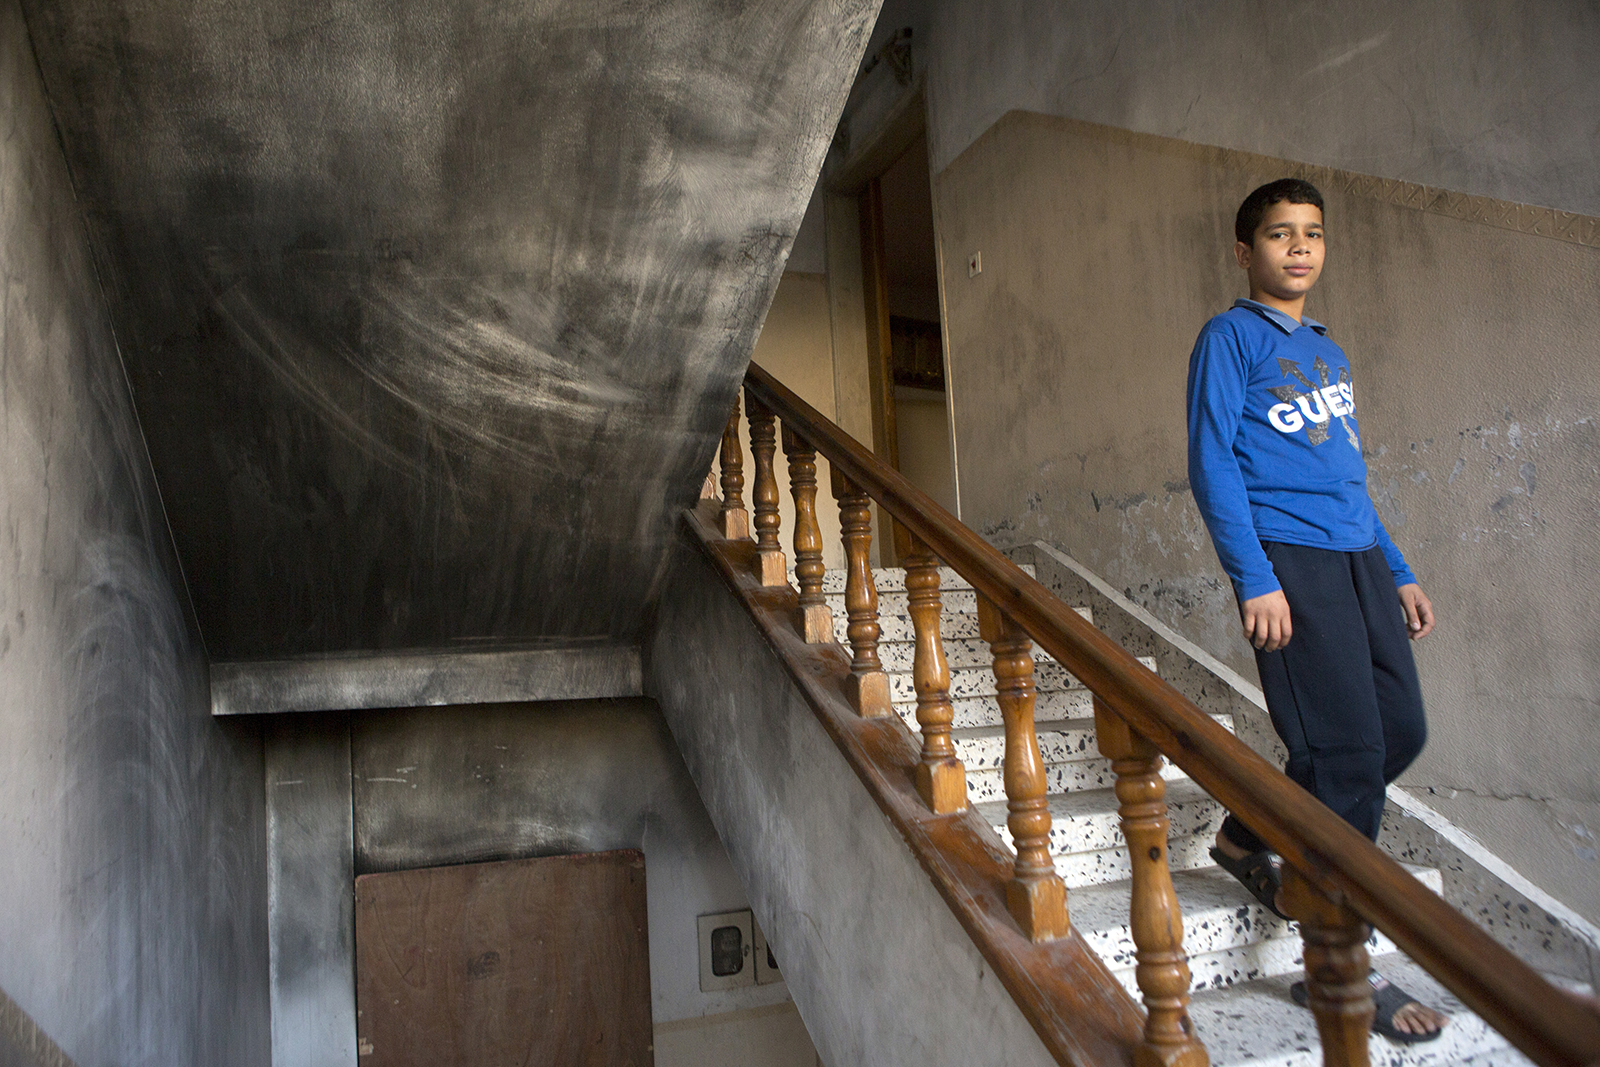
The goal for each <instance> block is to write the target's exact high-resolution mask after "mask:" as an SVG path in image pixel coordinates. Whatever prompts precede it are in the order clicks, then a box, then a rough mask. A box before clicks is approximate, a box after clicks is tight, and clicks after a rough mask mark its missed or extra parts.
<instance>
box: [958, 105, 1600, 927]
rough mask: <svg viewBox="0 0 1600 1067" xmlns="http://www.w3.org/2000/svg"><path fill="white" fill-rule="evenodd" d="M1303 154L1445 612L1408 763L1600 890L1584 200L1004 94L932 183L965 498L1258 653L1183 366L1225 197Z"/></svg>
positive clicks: (1165, 611)
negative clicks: (1226, 143) (1566, 207)
mask: <svg viewBox="0 0 1600 1067" xmlns="http://www.w3.org/2000/svg"><path fill="white" fill-rule="evenodd" d="M1292 172H1299V173H1305V175H1306V176H1308V177H1310V178H1311V179H1312V180H1313V181H1316V182H1318V184H1319V185H1320V186H1321V187H1322V188H1323V192H1324V194H1325V195H1326V196H1327V199H1328V226H1329V230H1328V232H1329V242H1328V243H1329V264H1328V268H1327V270H1326V273H1325V275H1324V279H1323V281H1322V282H1321V284H1320V285H1319V287H1318V289H1317V291H1316V292H1315V293H1313V295H1312V297H1311V301H1310V303H1309V304H1308V307H1307V310H1308V313H1309V314H1311V315H1312V316H1314V317H1316V318H1318V319H1320V320H1322V321H1324V322H1326V323H1328V324H1329V326H1330V331H1331V336H1333V337H1334V338H1335V339H1336V340H1337V341H1338V342H1339V343H1340V344H1341V345H1342V346H1343V347H1344V348H1345V350H1346V351H1347V352H1348V353H1349V354H1350V356H1351V360H1352V363H1353V364H1354V367H1355V372H1356V383H1357V389H1358V394H1359V395H1360V396H1361V397H1363V398H1364V400H1363V405H1362V411H1361V423H1362V429H1363V433H1364V436H1365V441H1364V444H1365V447H1366V449H1367V451H1368V462H1369V465H1370V469H1371V486H1372V489H1373V493H1374V497H1375V499H1376V500H1377V503H1378V506H1379V509H1380V512H1381V514H1382V515H1383V517H1384V520H1385V522H1386V523H1387V524H1388V525H1389V528H1390V530H1391V532H1392V533H1393V535H1394V538H1395V540H1396V542H1397V543H1398V544H1399V545H1400V546H1401V548H1402V549H1403V550H1404V551H1405V552H1406V553H1407V556H1408V558H1409V559H1410V560H1411V562H1412V564H1413V566H1414V568H1415V569H1416V571H1417V573H1418V574H1419V576H1420V578H1421V580H1422V582H1423V585H1424V587H1425V588H1426V589H1427V590H1428V591H1429V592H1430V594H1431V595H1432V596H1433V598H1434V602H1435V604H1436V606H1437V607H1438V609H1439V613H1440V616H1441V620H1442V621H1441V625H1440V628H1439V630H1438V631H1437V632H1436V633H1435V634H1434V635H1433V636H1431V637H1429V638H1428V639H1427V640H1426V641H1425V642H1423V643H1422V645H1421V646H1420V647H1419V648H1418V662H1419V666H1420V668H1421V672H1422V677H1423V684H1424V688H1425V691H1426V695H1427V699H1428V705H1429V713H1430V717H1431V721H1432V726H1433V734H1432V739H1431V741H1430V744H1429V747H1428V750H1427V752H1426V753H1425V754H1424V755H1423V757H1422V759H1421V760H1420V761H1419V762H1418V764H1417V765H1416V766H1415V767H1414V768H1413V769H1412V770H1411V771H1410V772H1409V773H1408V775H1407V776H1406V778H1405V780H1404V784H1407V785H1409V786H1411V787H1413V788H1419V789H1428V790H1433V791H1435V795H1434V796H1433V797H1432V798H1431V799H1430V803H1433V804H1436V805H1437V806H1439V807H1440V808H1441V809H1442V810H1444V812H1445V813H1446V814H1447V815H1449V816H1451V817H1452V818H1455V819H1457V820H1458V821H1459V822H1460V823H1461V824H1462V825H1464V826H1465V827H1467V828H1468V829H1470V830H1473V831H1474V832H1476V833H1478V834H1479V835H1480V836H1481V837H1482V838H1483V839H1484V840H1485V842H1486V843H1487V844H1488V845H1489V846H1490V847H1491V848H1493V849H1495V850H1496V851H1498V852H1499V853H1501V854H1502V855H1503V856H1505V857H1506V858H1507V859H1508V860H1509V861H1510V862H1512V863H1513V865H1515V866H1517V867H1518V868H1519V869H1520V870H1522V871H1523V872H1524V873H1525V874H1527V875H1529V876H1530V877H1532V878H1533V879H1534V880H1535V881H1537V882H1539V883H1540V884H1542V885H1544V886H1545V887H1546V888H1547V889H1549V890H1550V891H1552V892H1553V893H1555V895H1557V896H1558V897H1560V898H1562V899H1564V900H1566V901H1568V902H1569V903H1571V904H1572V905H1573V906H1574V907H1576V908H1578V909H1579V910H1580V911H1582V912H1583V913H1585V914H1586V915H1588V916H1589V917H1590V918H1593V919H1600V863H1597V862H1596V854H1595V845H1596V841H1595V836H1594V835H1595V832H1596V831H1600V771H1597V763H1600V607H1597V604H1600V536H1597V533H1596V530H1597V520H1600V433H1597V428H1596V420H1597V418H1600V369H1597V367H1600V360H1597V357H1600V351H1597V347H1600V345H1597V341H1596V338H1600V248H1596V247H1595V246H1594V242H1595V241H1596V240H1597V239H1600V226H1597V225H1596V224H1595V222H1594V220H1592V219H1591V220H1585V219H1582V218H1579V219H1576V220H1573V219H1572V217H1570V216H1568V217H1566V218H1565V219H1563V218H1561V217H1559V216H1554V215H1551V214H1549V213H1546V212H1540V211H1536V210H1533V209H1524V210H1521V211H1520V212H1519V211H1518V210H1517V209H1516V208H1515V206H1513V205H1503V204H1498V203H1496V202H1493V201H1472V200H1469V199H1467V198H1464V197H1461V196H1455V195H1443V194H1430V193H1428V192H1427V191H1424V190H1420V188H1419V187H1404V186H1400V185H1398V184H1396V183H1392V182H1391V183H1376V182H1371V181H1366V180H1363V179H1360V178H1359V177H1358V176H1355V175H1350V174H1345V173H1341V172H1332V171H1325V170H1312V169H1309V168H1297V167H1296V165H1294V164H1289V163H1284V162H1281V161H1274V160H1269V159H1266V158H1264V157H1260V156H1253V155H1248V154H1245V153H1240V152H1232V151H1226V150H1223V149H1215V148H1205V147H1200V146H1195V145H1190V144H1187V143H1184V142H1180V141H1173V140H1168V139H1164V138H1157V137H1153V136H1149V135H1144V134H1132V133H1127V132H1123V131H1115V130H1111V129H1109V128H1106V127H1099V126H1092V125H1089V124H1086V123H1079V122H1076V121H1074V120H1070V119H1061V118H1050V117H1045V116H1039V115H1032V114H1026V113H1020V112H1012V113H1010V114H1008V115H1006V116H1005V117H1004V118H1002V119H1001V120H1000V121H999V122H998V123H996V124H995V126H994V127H992V128H991V129H990V130H989V131H988V132H987V133H986V134H984V135H983V136H982V137H981V138H979V139H978V140H977V141H976V142H974V143H973V145H972V146H971V147H970V148H969V149H968V150H967V151H966V152H964V153H962V155H961V156H960V157H958V158H957V159H956V160H955V161H954V162H953V163H951V165H950V166H949V167H948V168H946V169H945V170H944V171H943V172H942V173H941V174H939V175H938V176H937V178H936V181H935V187H934V188H935V200H936V206H937V209H938V218H939V220H940V226H941V232H940V243H941V249H940V251H941V259H942V262H943V263H944V264H945V272H944V277H943V279H942V284H943V287H944V298H945V307H946V312H947V325H946V328H947V331H948V336H949V347H950V356H949V361H950V384H951V400H952V405H953V407H954V421H955V426H956V448H957V454H958V455H959V456H960V467H959V471H958V476H959V479H960V494H961V502H962V508H963V516H964V518H965V519H966V521H967V522H968V524H969V525H971V526H973V527H974V528H976V529H979V530H980V531H982V532H983V533H984V534H985V535H986V536H989V537H990V538H992V539H994V540H995V541H997V542H1000V543H1015V542H1019V541H1022V540H1026V539H1032V538H1036V537H1037V538H1043V539H1045V540H1047V541H1050V542H1052V543H1055V544H1057V545H1060V546H1061V547H1062V548H1064V549H1065V550H1067V551H1068V552H1070V553H1071V554H1072V555H1074V556H1076V557H1077V558H1079V559H1081V560H1084V561H1085V562H1086V563H1088V564H1089V565H1091V566H1092V567H1094V568H1095V569H1096V570H1098V571H1099V572H1100V573H1102V574H1103V575H1105V576H1106V577H1107V578H1108V579H1109V580H1110V581H1111V582H1113V583H1114V584H1116V585H1117V586H1119V587H1122V588H1124V589H1126V591H1127V592H1128V593H1129V595H1130V596H1131V597H1132V598H1133V599H1135V600H1136V601H1138V602H1140V603H1142V604H1144V605H1145V606H1146V607H1148V608H1149V609H1150V610H1151V611H1153V612H1154V613H1155V614H1157V615H1158V616H1159V617H1161V618H1163V619H1165V620H1166V621H1168V622H1170V623H1172V624H1173V625H1174V626H1176V627H1177V628H1178V629H1179V630H1180V631H1182V632H1183V633H1185V634H1186V635H1187V636H1189V637H1191V638H1192V639H1194V640H1196V641H1197V642H1198V643H1200V644H1201V645H1203V646H1204V647H1206V648H1208V649H1210V650H1211V651H1213V652H1214V653H1216V654H1217V655H1219V656H1220V657H1222V658H1223V659H1224V660H1225V661H1227V662H1228V663H1230V664H1231V665H1233V666H1235V667H1238V668H1240V669H1241V670H1244V671H1245V672H1246V673H1247V674H1249V675H1251V676H1253V672H1254V665H1253V661H1252V659H1251V657H1250V655H1249V650H1248V648H1247V646H1246V645H1245V644H1244V643H1243V641H1242V639H1240V638H1239V637H1238V635H1237V622H1236V616H1235V614H1234V606H1233V602H1232V594H1231V591H1230V589H1229V586H1228V583H1227V581H1226V579H1225V578H1224V576H1223V574H1222V572H1221V569H1220V567H1219V565H1218V564H1217V561H1216V557H1215V554H1214V553H1213V551H1212V549H1211V546H1210V542H1209V539H1208V537H1207V535H1206V531H1205V528H1204V525H1203V524H1202V523H1201V521H1200V517H1199V514H1198V512H1197V511H1196V509H1195V507H1194V501H1193V497H1192V495H1191V494H1190V492H1189V488H1188V485H1187V481H1186V466H1185V455H1184V448H1185V445H1184V411H1183V390H1184V378H1185V371H1186V367H1187V358H1188V354H1189V350H1190V348H1191V346H1192V344H1193V341H1194V337H1195V334H1196V332H1197V331H1198V329H1199V328H1200V326H1201V325H1202V324H1203V323H1204V322H1205V320H1206V319H1207V318H1208V317H1209V316H1211V315H1212V314H1215V313H1217V312H1219V311H1221V310H1223V309H1225V308H1226V307H1227V305H1228V304H1229V303H1230V302H1231V301H1232V300H1233V298H1234V297H1235V296H1240V295H1244V283H1243V277H1242V275H1241V273H1240V272H1239V271H1238V269H1237V267H1236V266H1235V265H1234V264H1233V262H1232V256H1231V252H1230V245H1231V243H1232V240H1233V238H1232V218H1233V213H1234V210H1235V208H1236V207H1237V205H1238V202H1239V200H1240V199H1241V198H1242V197H1243V196H1244V194H1245V193H1246V192H1248V191H1249V190H1250V189H1251V188H1253V187H1254V186H1255V185H1257V184H1259V183H1260V182H1262V181H1266V180H1269V179H1271V178H1274V177H1279V176H1282V175H1283V174H1286V173H1292ZM1398 201H1408V202H1404V203H1402V202H1398ZM1417 205H1422V206H1417ZM1429 205H1432V206H1431V207H1430V206H1429ZM1452 211H1454V212H1455V214H1464V215H1468V216H1472V215H1478V216H1481V217H1483V218H1487V219H1490V220H1491V221H1489V222H1484V221H1469V220H1468V219H1467V218H1462V217H1455V215H1453V214H1452V213H1451V212H1452ZM1536 222H1537V223H1538V225H1539V226H1540V227H1541V228H1542V232H1554V230H1555V229H1559V228H1561V227H1565V228H1566V231H1567V233H1568V236H1569V238H1570V237H1571V236H1572V235H1574V234H1576V235H1583V234H1587V238H1585V239H1586V240H1587V241H1588V242H1589V244H1587V245H1585V244H1580V243H1577V241H1575V240H1572V239H1557V238H1553V237H1546V236H1540V235H1538V234H1535V233H1531V232H1521V230H1519V229H1518V228H1517V227H1521V228H1522V229H1526V228H1528V227H1529V226H1532V225H1534V224H1535V223H1536ZM975 251H981V252H982V253H983V272H982V273H981V274H979V275H978V276H977V277H975V278H971V279H969V278H968V277H967V272H966V270H965V266H966V263H967V257H968V255H969V254H970V253H972V252H975Z"/></svg>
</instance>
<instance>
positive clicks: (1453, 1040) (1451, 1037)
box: [1189, 952, 1529, 1067]
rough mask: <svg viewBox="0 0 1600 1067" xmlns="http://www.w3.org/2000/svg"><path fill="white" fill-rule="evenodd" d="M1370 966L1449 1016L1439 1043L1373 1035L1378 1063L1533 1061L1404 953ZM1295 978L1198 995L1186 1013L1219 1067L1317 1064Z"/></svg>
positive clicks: (1416, 1066) (1439, 1065)
mask: <svg viewBox="0 0 1600 1067" xmlns="http://www.w3.org/2000/svg"><path fill="white" fill-rule="evenodd" d="M1373 966H1374V967H1376V968H1377V969H1378V970H1379V971H1381V972H1382V973H1383V974H1384V975H1386V976H1388V977H1389V978H1390V979H1391V980H1393V981H1394V982H1395V983H1397V984H1398V985H1399V986H1400V987H1401V988H1403V989H1405V990H1406V991H1407V992H1409V993H1411V994H1412V995H1414V996H1416V997H1417V998H1418V999H1419V1000H1421V1001H1422V1002H1423V1003H1425V1004H1429V1005H1432V1006H1433V1007H1436V1008H1438V1009H1439V1010H1440V1011H1443V1012H1445V1013H1446V1014H1448V1015H1450V1016H1451V1021H1450V1025H1449V1026H1447V1027H1445V1031H1444V1033H1443V1034H1442V1035H1441V1036H1440V1037H1439V1039H1438V1040H1437V1041H1428V1042H1424V1043H1421V1044H1417V1045H1397V1044H1395V1043H1394V1042H1392V1041H1390V1040H1388V1039H1387V1038H1383V1037H1379V1036H1378V1035H1376V1034H1374V1035H1373V1036H1372V1039H1371V1044H1370V1046H1369V1048H1370V1055H1371V1062H1372V1063H1373V1065H1374V1067H1444V1065H1446V1064H1449V1065H1456V1064H1460V1063H1462V1062H1463V1061H1466V1060H1468V1059H1469V1058H1470V1057H1480V1056H1487V1055H1488V1054H1490V1053H1493V1054H1494V1058H1493V1059H1492V1060H1488V1059H1484V1060H1477V1059H1474V1060H1473V1061H1472V1062H1474V1063H1484V1064H1488V1063H1491V1062H1492V1063H1493V1064H1496V1065H1498V1064H1507V1065H1510V1064H1521V1063H1523V1062H1529V1061H1526V1060H1522V1059H1517V1058H1516V1057H1517V1056H1518V1055H1520V1054H1518V1053H1516V1052H1515V1051H1514V1050H1512V1049H1510V1048H1509V1046H1508V1044H1507V1042H1506V1039H1505V1038H1503V1037H1501V1036H1500V1035H1499V1034H1497V1033H1495V1031H1493V1030H1492V1029H1490V1028H1489V1026H1488V1024H1486V1023H1485V1022H1484V1021H1483V1020H1482V1019H1480V1018H1479V1017H1478V1016H1477V1015H1474V1014H1473V1013H1472V1012H1470V1011H1468V1010H1467V1009H1466V1008H1465V1007H1464V1006H1463V1005H1462V1004H1461V1002H1460V1001H1459V1000H1458V999H1457V998H1456V997H1455V996H1454V995H1453V994H1451V993H1450V992H1449V991H1448V990H1446V989H1444V988H1443V987H1442V986H1440V985H1439V983H1438V982H1436V981H1434V979H1433V978H1432V976H1430V975H1429V974H1428V973H1427V972H1426V971H1424V970H1423V969H1422V968H1421V967H1419V966H1417V965H1416V964H1415V963H1413V962H1412V961H1411V960H1409V959H1407V958H1406V957H1405V956H1404V955H1403V954H1402V953H1399V952H1394V953H1389V954H1387V955H1383V956H1379V957H1376V958H1374V960H1373ZM1298 980H1299V976H1298V975H1291V974H1284V975H1277V976H1274V977H1271V978H1258V979H1254V980H1252V981H1248V982H1241V983H1239V984H1237V985H1232V986H1228V987H1226V988H1223V989H1208V990H1203V991H1200V992H1197V993H1195V994H1194V996H1193V998H1192V1000H1191V1001H1190V1004H1189V1018H1190V1019H1191V1020H1193V1022H1194V1026H1195V1032H1196V1033H1197V1034H1198V1035H1199V1037H1200V1039H1201V1040H1202V1041H1203V1042H1205V1045H1206V1049H1207V1051H1208V1052H1209V1053H1210V1056H1211V1062H1212V1064H1213V1065H1215V1067H1245V1065H1249V1067H1320V1065H1321V1063H1322V1051H1321V1043H1320V1042H1319V1041H1318V1039H1317V1026H1316V1021H1315V1020H1314V1019H1313V1018H1312V1015H1311V1012H1309V1011H1307V1010H1306V1009H1305V1008H1302V1007H1300V1006H1299V1005H1297V1004H1295V1003H1294V1002H1293V1001H1292V1000H1290V999H1289V987H1290V985H1292V984H1293V983H1294V982H1296V981H1298Z"/></svg>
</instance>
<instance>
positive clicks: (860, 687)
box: [844, 670, 894, 719]
mask: <svg viewBox="0 0 1600 1067" xmlns="http://www.w3.org/2000/svg"><path fill="white" fill-rule="evenodd" d="M844 689H845V694H846V695H847V696H849V697H850V703H851V705H852V706H854V707H855V709H856V712H857V713H858V714H859V715H861V716H862V717H863V718H868V719H881V718H883V717H884V716H885V715H892V714H894V709H893V708H892V707H890V704H889V676H888V675H887V674H885V673H884V672H883V671H881V670H880V671H868V672H866V673H865V674H852V675H851V676H850V677H849V678H847V679H845V683H844Z"/></svg>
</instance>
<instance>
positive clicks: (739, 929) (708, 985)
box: [696, 908, 756, 993]
mask: <svg viewBox="0 0 1600 1067" xmlns="http://www.w3.org/2000/svg"><path fill="white" fill-rule="evenodd" d="M696 922H697V923H698V924H699V926H700V992H702V993H714V992H716V991H717V990H719V989H737V988H739V987H740V986H747V985H755V984H756V966H755V919H754V918H753V917H752V916H751V914H750V909H749V908H746V909H744V910H743V911H724V912H719V913H718V914H716V915H702V916H700V917H699V919H697V920H696Z"/></svg>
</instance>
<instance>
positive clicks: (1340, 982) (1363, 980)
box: [1283, 863, 1373, 1067]
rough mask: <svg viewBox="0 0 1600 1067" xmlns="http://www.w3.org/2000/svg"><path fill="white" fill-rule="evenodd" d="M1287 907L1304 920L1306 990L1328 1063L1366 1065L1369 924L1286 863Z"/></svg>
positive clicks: (1369, 1021)
mask: <svg viewBox="0 0 1600 1067" xmlns="http://www.w3.org/2000/svg"><path fill="white" fill-rule="evenodd" d="M1283 898H1284V899H1283V902H1284V910H1285V911H1287V912H1288V913H1289V914H1290V915H1292V916H1294V917H1295V918H1296V919H1298V920H1299V921H1300V937H1301V939H1302V940H1303V941H1304V942H1305V959H1306V993H1307V994H1308V995H1309V997H1310V1001H1311V1004H1310V1007H1311V1014H1312V1015H1314V1016H1316V1019H1317V1034H1318V1035H1319V1036H1320V1037H1321V1038H1322V1062H1323V1064H1324V1065H1325V1067H1367V1064H1368V1058H1367V1037H1368V1034H1369V1033H1370V1032H1371V1030H1372V1013H1373V1007H1372V986H1371V984H1370V983H1369V982H1368V981H1367V974H1368V973H1369V972H1370V971H1371V969H1372V963H1371V961H1370V960H1369V959H1368V958H1367V937H1368V935H1369V933H1370V931H1369V929H1368V927H1367V924H1366V923H1365V922H1364V921H1363V920H1362V919H1361V917H1360V916H1359V915H1357V914H1356V913H1355V912H1354V911H1352V910H1350V908H1349V906H1348V905H1346V904H1345V903H1344V902H1343V901H1340V900H1334V899H1332V898H1330V897H1329V896H1327V895H1326V894H1324V893H1323V892H1322V891H1321V890H1320V889H1318V888H1317V887H1316V886H1314V885H1312V884H1311V882H1310V881H1308V880H1307V879H1306V877H1305V876H1304V875H1302V874H1301V873H1300V872H1299V871H1297V870H1295V868H1293V867H1291V866H1289V865H1288V864H1287V863H1286V864H1284V866H1283Z"/></svg>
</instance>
